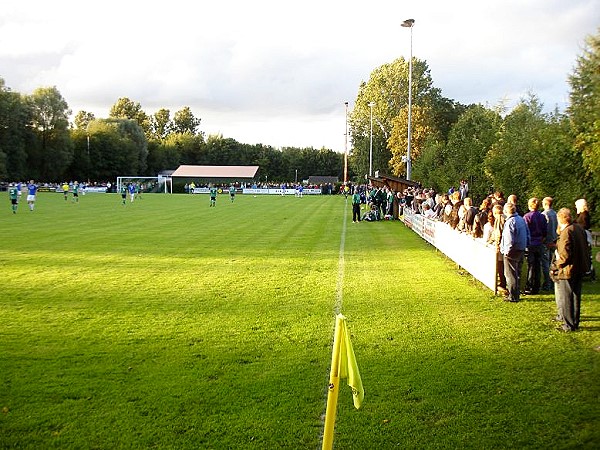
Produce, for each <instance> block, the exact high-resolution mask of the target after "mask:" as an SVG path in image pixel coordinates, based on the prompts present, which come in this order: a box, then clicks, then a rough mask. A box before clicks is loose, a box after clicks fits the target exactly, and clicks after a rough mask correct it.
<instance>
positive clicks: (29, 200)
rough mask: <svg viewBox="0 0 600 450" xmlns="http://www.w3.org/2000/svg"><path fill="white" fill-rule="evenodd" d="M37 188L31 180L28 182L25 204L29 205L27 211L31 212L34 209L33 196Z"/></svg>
mask: <svg viewBox="0 0 600 450" xmlns="http://www.w3.org/2000/svg"><path fill="white" fill-rule="evenodd" d="M37 190H38V186H37V184H35V183H34V182H33V180H30V181H29V184H28V185H27V204H28V205H29V211H33V208H34V207H35V196H36V194H37Z"/></svg>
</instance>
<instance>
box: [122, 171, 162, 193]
mask: <svg viewBox="0 0 600 450" xmlns="http://www.w3.org/2000/svg"><path fill="white" fill-rule="evenodd" d="M130 183H133V184H135V185H136V187H137V189H138V190H139V192H144V193H145V192H164V193H165V194H172V193H173V180H172V178H171V177H165V176H160V175H159V176H158V177H117V192H121V186H123V185H125V186H127V185H129V184H130Z"/></svg>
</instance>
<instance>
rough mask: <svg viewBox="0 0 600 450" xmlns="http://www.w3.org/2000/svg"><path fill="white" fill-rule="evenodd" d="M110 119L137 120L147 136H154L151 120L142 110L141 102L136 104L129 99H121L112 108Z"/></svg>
mask: <svg viewBox="0 0 600 450" xmlns="http://www.w3.org/2000/svg"><path fill="white" fill-rule="evenodd" d="M108 117H109V118H111V119H129V120H135V121H136V122H137V123H138V125H139V126H140V127H141V128H142V130H144V133H145V134H146V136H148V137H151V136H152V132H151V131H152V130H151V124H150V118H149V117H148V115H147V114H146V113H145V112H144V110H143V109H142V105H141V104H140V103H139V102H134V101H132V100H130V99H128V98H127V97H121V98H119V99H118V100H117V102H116V103H115V104H114V105H113V106H111V108H110V112H109V114H108Z"/></svg>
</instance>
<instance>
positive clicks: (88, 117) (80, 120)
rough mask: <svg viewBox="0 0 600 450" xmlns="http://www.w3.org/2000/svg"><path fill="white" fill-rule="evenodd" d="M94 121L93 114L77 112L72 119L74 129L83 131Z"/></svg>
mask: <svg viewBox="0 0 600 450" xmlns="http://www.w3.org/2000/svg"><path fill="white" fill-rule="evenodd" d="M95 119H96V116H94V114H93V113H91V112H87V111H79V112H78V113H77V114H75V117H74V118H73V123H74V124H75V127H76V128H78V129H80V130H85V129H87V127H88V125H89V123H90V122H91V121H92V120H95Z"/></svg>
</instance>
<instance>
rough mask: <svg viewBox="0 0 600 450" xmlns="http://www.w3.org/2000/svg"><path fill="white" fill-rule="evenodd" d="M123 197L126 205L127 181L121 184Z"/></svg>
mask: <svg viewBox="0 0 600 450" xmlns="http://www.w3.org/2000/svg"><path fill="white" fill-rule="evenodd" d="M121 198H122V199H123V205H124V204H125V201H126V200H127V186H126V185H125V183H123V184H122V185H121Z"/></svg>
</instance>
